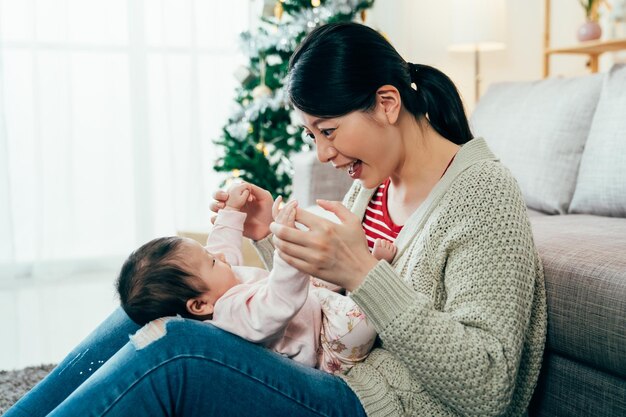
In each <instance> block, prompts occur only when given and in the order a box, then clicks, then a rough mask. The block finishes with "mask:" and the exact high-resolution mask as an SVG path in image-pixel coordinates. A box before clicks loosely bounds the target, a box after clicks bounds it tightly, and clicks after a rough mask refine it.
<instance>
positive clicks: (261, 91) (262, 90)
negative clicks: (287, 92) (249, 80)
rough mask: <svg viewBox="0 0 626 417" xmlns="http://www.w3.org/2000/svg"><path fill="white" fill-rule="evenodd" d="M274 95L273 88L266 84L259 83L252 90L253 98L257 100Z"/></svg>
mask: <svg viewBox="0 0 626 417" xmlns="http://www.w3.org/2000/svg"><path fill="white" fill-rule="evenodd" d="M271 95H272V89H271V88H269V87H268V86H266V85H265V84H261V85H257V86H256V87H254V89H253V90H252V98H253V99H255V100H261V99H264V98H267V97H269V96H271Z"/></svg>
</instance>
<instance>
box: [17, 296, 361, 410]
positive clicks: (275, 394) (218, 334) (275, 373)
mask: <svg viewBox="0 0 626 417" xmlns="http://www.w3.org/2000/svg"><path fill="white" fill-rule="evenodd" d="M138 329H139V326H137V325H136V324H135V323H133V322H132V321H131V320H130V319H129V318H128V316H126V314H125V313H124V311H123V310H122V309H121V308H120V309H118V310H116V311H115V312H114V313H113V314H112V315H111V316H110V317H109V318H107V319H106V320H105V321H104V322H103V323H102V324H101V325H100V326H99V327H98V328H97V329H96V330H95V331H94V332H93V333H92V334H91V335H90V336H89V337H87V339H85V340H84V341H83V342H82V343H81V344H80V345H79V346H78V347H77V348H76V349H75V350H74V351H73V352H72V353H70V354H69V355H68V356H67V358H66V359H65V360H63V361H62V362H61V363H60V364H59V366H57V367H56V368H55V369H54V370H53V371H52V372H51V373H50V375H48V376H47V377H46V378H45V379H44V380H43V381H41V383H39V385H37V386H36V387H35V388H33V390H32V391H31V392H30V393H28V394H27V395H26V396H24V397H23V398H22V399H21V400H20V401H19V402H18V403H16V404H15V405H14V406H13V407H12V408H11V409H10V410H9V411H7V413H6V414H5V417H17V416H24V417H25V416H28V417H33V416H45V415H50V416H54V417H57V416H104V415H107V416H174V415H175V416H218V415H219V416H248V415H255V416H365V412H364V410H363V407H362V406H361V404H360V402H359V400H358V398H357V396H356V395H355V394H354V392H353V391H352V390H351V389H350V388H349V387H348V385H347V384H346V383H345V382H344V381H343V380H342V379H340V378H338V377H336V376H333V375H330V374H327V373H325V372H322V371H319V370H317V369H312V368H308V367H305V366H303V365H300V364H298V363H296V362H294V361H292V360H290V359H286V358H284V357H282V356H280V355H279V354H277V353H274V352H271V351H269V350H267V349H265V348H262V347H260V346H258V345H255V344H252V343H249V342H247V341H245V340H243V339H241V338H239V337H237V336H234V335H232V334H230V333H227V332H224V331H222V330H220V329H217V328H216V327H214V326H211V325H209V324H206V323H202V322H198V321H193V320H186V319H182V318H168V319H166V320H164V321H163V322H161V325H160V326H151V325H148V326H146V327H144V328H142V329H141V330H140V331H139V332H137V334H136V336H134V337H133V340H131V341H129V339H128V336H129V334H132V333H135V332H136V331H137V330H138Z"/></svg>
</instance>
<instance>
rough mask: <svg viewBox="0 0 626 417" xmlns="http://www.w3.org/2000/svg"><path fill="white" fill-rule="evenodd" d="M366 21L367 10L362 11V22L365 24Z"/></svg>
mask: <svg viewBox="0 0 626 417" xmlns="http://www.w3.org/2000/svg"><path fill="white" fill-rule="evenodd" d="M365 19H367V10H361V22H363V23H365Z"/></svg>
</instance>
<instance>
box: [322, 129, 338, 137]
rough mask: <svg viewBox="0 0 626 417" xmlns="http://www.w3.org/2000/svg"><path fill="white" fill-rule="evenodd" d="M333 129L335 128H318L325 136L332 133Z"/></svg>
mask: <svg viewBox="0 0 626 417" xmlns="http://www.w3.org/2000/svg"><path fill="white" fill-rule="evenodd" d="M334 131H335V129H322V130H320V132H322V135H324V136H326V137H330V135H332V134H333V132H334Z"/></svg>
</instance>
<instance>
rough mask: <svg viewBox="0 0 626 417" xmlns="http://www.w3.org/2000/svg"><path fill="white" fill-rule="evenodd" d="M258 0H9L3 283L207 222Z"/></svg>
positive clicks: (100, 265) (66, 269)
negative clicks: (242, 45)
mask: <svg viewBox="0 0 626 417" xmlns="http://www.w3.org/2000/svg"><path fill="white" fill-rule="evenodd" d="M250 4H251V3H250V1H249V0H231V1H227V2H216V1H214V0H149V1H139V0H20V1H15V0H0V280H3V279H10V278H14V277H22V276H42V277H46V278H47V277H50V276H54V275H58V274H63V275H67V274H71V273H77V272H81V271H87V270H96V269H106V268H112V269H119V267H120V266H121V260H122V259H123V258H125V257H126V256H127V255H128V254H129V253H130V251H132V250H133V249H135V248H136V247H137V246H139V245H140V244H142V243H144V242H146V241H148V240H150V239H151V238H153V237H156V236H164V235H172V234H175V233H176V231H177V230H181V229H190V228H206V227H208V223H209V210H208V205H209V202H210V193H211V191H212V190H214V189H216V188H217V187H218V184H219V182H220V180H221V178H220V177H218V174H216V173H214V172H213V171H212V169H211V166H212V164H213V162H214V160H215V158H216V153H215V149H214V147H213V144H212V140H213V139H214V138H216V137H218V136H219V134H220V129H221V127H222V126H223V125H224V123H225V122H226V121H227V118H228V116H229V114H230V110H231V109H232V107H233V104H232V103H233V97H234V89H235V87H236V83H237V81H236V80H235V79H234V77H233V72H234V69H235V68H236V67H237V65H239V64H241V63H243V62H244V58H243V57H242V56H241V55H240V53H239V48H238V34H239V33H240V32H242V31H244V30H246V29H248V27H249V23H250V21H251V19H250V15H251V13H250Z"/></svg>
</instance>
